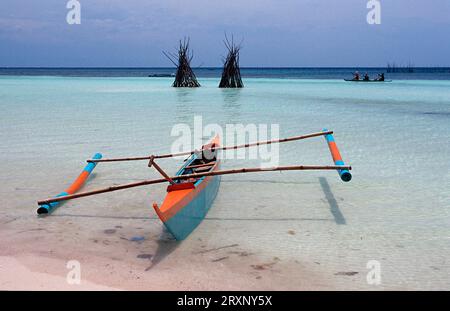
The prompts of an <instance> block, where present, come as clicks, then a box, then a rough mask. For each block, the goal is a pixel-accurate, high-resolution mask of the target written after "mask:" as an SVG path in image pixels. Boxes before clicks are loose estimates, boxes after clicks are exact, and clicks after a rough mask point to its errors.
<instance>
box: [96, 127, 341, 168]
mask: <svg viewBox="0 0 450 311" xmlns="http://www.w3.org/2000/svg"><path fill="white" fill-rule="evenodd" d="M330 134H333V131H324V132H317V133H311V134H306V135H301V136H293V137H288V138H282V139H275V140H267V141H259V142H254V143H249V144H242V145H235V146H223V147H214V148H210V149H208V148H206V149H202V150H192V151H187V152H180V153H169V154H163V155H151V156H143V157H128V158H111V159H90V160H87V162H94V163H99V162H123V161H143V160H150V159H152V158H153V159H163V158H172V157H179V156H187V155H191V154H194V153H200V152H202V151H208V150H217V151H221V150H232V149H241V148H250V147H256V146H262V145H270V144H278V143H286V142H290V141H296V140H302V139H307V138H313V137H318V136H326V135H330Z"/></svg>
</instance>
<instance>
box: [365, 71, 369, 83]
mask: <svg viewBox="0 0 450 311" xmlns="http://www.w3.org/2000/svg"><path fill="white" fill-rule="evenodd" d="M364 81H370V78H369V74H368V73H367V72H366V74H365V75H364Z"/></svg>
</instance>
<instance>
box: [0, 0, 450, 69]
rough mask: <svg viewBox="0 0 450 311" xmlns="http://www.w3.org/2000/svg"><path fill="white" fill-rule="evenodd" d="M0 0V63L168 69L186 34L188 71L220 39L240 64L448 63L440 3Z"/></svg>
mask: <svg viewBox="0 0 450 311" xmlns="http://www.w3.org/2000/svg"><path fill="white" fill-rule="evenodd" d="M67 2H68V1H67V0H39V1H36V0H1V1H0V66H100V67H102V66H117V67H123V66H129V67H134V66H145V67H151V66H170V65H171V64H170V62H169V61H168V60H167V59H166V58H165V57H164V55H163V54H162V53H161V51H163V50H166V51H173V50H174V48H175V46H176V45H177V41H178V40H179V39H180V38H183V37H184V36H189V37H190V38H191V46H192V48H193V49H194V53H195V58H194V61H193V64H194V65H196V66H197V65H202V66H218V65H220V64H221V57H222V56H223V54H224V53H225V51H224V46H223V42H222V40H223V37H224V33H225V32H226V33H228V34H234V36H235V38H236V40H237V41H240V40H243V44H242V45H243V50H242V52H241V63H242V65H243V66H300V67H301V66H384V65H386V63H387V62H396V63H398V64H402V63H403V64H406V63H408V62H412V63H414V64H415V65H416V66H450V0H432V1H425V0H380V2H381V9H382V16H381V25H369V24H367V22H366V15H367V13H368V11H369V10H368V9H367V8H366V5H367V2H368V0H258V1H257V0H226V1H217V0H189V1H186V0H184V1H182V0H160V1H152V0H79V2H80V3H81V6H82V8H81V25H68V24H67V22H66V15H67V12H68V9H66V4H67Z"/></svg>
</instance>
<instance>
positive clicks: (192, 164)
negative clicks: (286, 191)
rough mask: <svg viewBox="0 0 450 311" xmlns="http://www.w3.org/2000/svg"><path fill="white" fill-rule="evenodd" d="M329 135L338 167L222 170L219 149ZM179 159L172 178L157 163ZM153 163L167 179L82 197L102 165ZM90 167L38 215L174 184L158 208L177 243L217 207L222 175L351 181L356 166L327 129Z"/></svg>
mask: <svg viewBox="0 0 450 311" xmlns="http://www.w3.org/2000/svg"><path fill="white" fill-rule="evenodd" d="M319 136H323V137H325V140H326V142H327V144H328V148H329V150H330V153H331V156H332V158H333V161H334V165H333V166H326V165H293V166H277V167H270V168H261V167H253V168H240V169H229V170H220V169H219V168H220V159H219V154H218V152H219V151H224V150H236V149H240V148H250V147H256V146H260V145H270V144H276V143H284V142H291V141H296V140H303V139H307V138H313V137H319ZM179 156H188V158H187V159H186V160H185V163H184V164H183V166H182V167H181V168H180V170H179V171H178V172H177V173H176V174H175V176H172V177H170V176H169V175H168V174H167V173H166V172H165V171H164V170H163V169H162V168H161V167H160V166H159V165H158V164H157V163H156V161H155V160H157V159H165V158H172V157H179ZM143 160H147V161H149V162H148V167H153V168H155V169H156V170H157V171H158V172H159V173H160V174H161V175H162V178H160V179H151V180H144V181H139V182H134V183H129V184H123V185H116V186H111V187H108V188H103V189H98V190H92V191H87V192H81V193H76V191H77V190H78V189H79V188H80V187H81V186H82V185H83V184H84V183H85V182H86V181H87V178H88V176H89V174H90V173H91V172H92V170H93V169H94V168H95V166H96V165H97V164H98V163H99V162H119V161H143ZM87 162H88V166H87V167H86V168H85V170H84V171H83V173H82V175H80V177H79V178H78V179H77V181H76V182H75V183H74V184H73V186H72V187H70V188H69V189H68V190H66V191H65V192H63V193H61V194H59V195H58V196H56V197H54V198H51V199H46V200H43V201H38V210H37V212H38V214H40V215H42V214H49V213H51V212H52V211H53V210H54V209H55V208H56V207H57V205H58V204H61V203H63V202H65V201H68V200H73V199H76V198H81V197H87V196H92V195H97V194H101V193H106V192H112V191H118V190H124V189H129V188H134V187H141V186H146V185H152V184H161V183H169V185H168V187H167V195H166V197H165V199H164V201H163V203H162V204H161V206H158V205H157V204H156V203H154V204H153V208H154V210H155V211H156V214H157V215H158V217H159V218H160V219H161V221H162V222H163V223H164V225H165V226H166V228H167V229H168V230H169V231H170V232H171V233H172V235H173V236H174V237H175V238H176V239H177V240H183V239H185V238H186V237H187V236H189V234H190V233H191V232H192V231H194V230H195V228H196V227H197V226H198V225H199V224H200V223H201V222H202V220H203V219H204V218H205V216H206V214H207V213H208V211H209V209H210V208H211V206H212V205H213V202H214V199H215V197H216V195H217V192H218V190H219V186H220V178H221V176H222V175H230V174H243V173H256V172H275V171H304V170H336V171H337V172H338V173H339V176H340V178H341V180H342V181H344V182H349V181H350V180H351V179H352V175H351V173H350V170H351V166H346V165H345V163H344V161H343V160H342V157H341V155H340V153H339V149H338V147H337V145H336V142H335V140H334V136H333V131H328V130H326V129H324V130H323V131H322V132H317V133H311V134H306V135H301V136H294V137H288V138H283V139H276V140H268V141H259V142H254V143H249V144H243V145H235V146H221V144H220V137H219V136H216V137H214V138H213V139H212V140H211V141H210V142H209V143H207V144H206V145H204V146H202V147H201V149H200V150H193V151H187V152H180V153H174V154H164V155H151V156H143V157H128V158H111V159H102V156H101V155H100V154H97V155H96V156H95V157H94V158H92V159H89V160H88V161H87Z"/></svg>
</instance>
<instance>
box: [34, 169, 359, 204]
mask: <svg viewBox="0 0 450 311" xmlns="http://www.w3.org/2000/svg"><path fill="white" fill-rule="evenodd" d="M351 169H352V168H351V166H341V165H337V166H336V165H335V166H323V165H295V166H278V167H269V168H260V167H253V168H241V169H231V170H222V171H213V172H206V173H194V174H186V175H179V176H173V177H170V179H172V180H184V179H190V178H200V177H206V176H217V175H230V174H244V173H256V172H274V171H307V170H338V171H339V170H351ZM164 182H168V180H167V179H166V178H164V179H153V180H144V181H139V182H135V183H129V184H123V185H118V186H111V187H108V188H103V189H98V190H93V191H87V192H82V193H78V194H73V195H66V196H60V197H57V198H51V199H47V200H43V201H39V202H38V205H45V204H51V203H55V202H61V201H68V200H73V199H77V198H82V197H87V196H92V195H96V194H100V193H106V192H112V191H118V190H123V189H129V188H134V187H141V186H146V185H152V184H160V183H164Z"/></svg>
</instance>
